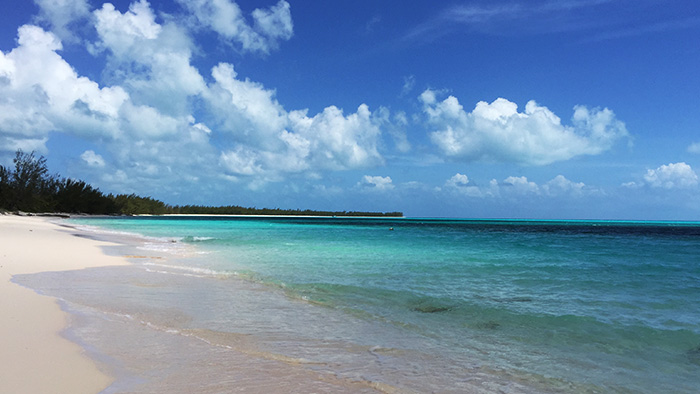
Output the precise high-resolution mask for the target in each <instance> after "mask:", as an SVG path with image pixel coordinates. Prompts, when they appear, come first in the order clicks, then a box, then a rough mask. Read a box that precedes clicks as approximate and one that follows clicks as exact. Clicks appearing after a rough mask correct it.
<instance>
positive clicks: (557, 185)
mask: <svg viewBox="0 0 700 394" xmlns="http://www.w3.org/2000/svg"><path fill="white" fill-rule="evenodd" d="M585 187H586V185H585V184H584V183H583V182H572V181H570V180H568V179H566V177H564V176H563V175H557V176H556V177H554V178H553V179H552V180H550V181H549V182H547V183H545V184H544V185H542V189H543V190H544V192H545V193H546V194H548V195H551V196H558V195H563V194H570V195H574V196H580V195H582V194H583V192H584V188H585Z"/></svg>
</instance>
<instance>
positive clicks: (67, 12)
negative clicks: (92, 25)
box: [34, 0, 90, 42]
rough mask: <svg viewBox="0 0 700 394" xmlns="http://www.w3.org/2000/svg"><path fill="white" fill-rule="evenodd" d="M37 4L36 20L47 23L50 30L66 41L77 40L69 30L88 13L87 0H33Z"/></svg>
mask: <svg viewBox="0 0 700 394" xmlns="http://www.w3.org/2000/svg"><path fill="white" fill-rule="evenodd" d="M34 2H35V3H36V4H37V5H38V6H39V16H38V18H37V19H38V20H39V21H42V22H46V23H48V25H49V26H51V31H52V32H53V33H54V34H56V35H57V36H58V37H60V38H61V40H63V41H66V42H76V41H78V38H77V36H76V35H75V34H74V33H73V32H72V31H71V28H73V27H75V25H76V24H77V22H80V21H83V20H85V19H86V18H87V17H88V16H89V15H90V6H89V5H88V2H87V0H34Z"/></svg>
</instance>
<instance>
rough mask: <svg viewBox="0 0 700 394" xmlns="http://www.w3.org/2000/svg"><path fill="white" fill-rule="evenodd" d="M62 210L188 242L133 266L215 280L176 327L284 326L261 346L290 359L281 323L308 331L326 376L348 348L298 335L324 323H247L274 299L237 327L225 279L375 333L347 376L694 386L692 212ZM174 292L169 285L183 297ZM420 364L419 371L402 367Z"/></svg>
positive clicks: (415, 386)
mask: <svg viewBox="0 0 700 394" xmlns="http://www.w3.org/2000/svg"><path fill="white" fill-rule="evenodd" d="M70 222H71V223H72V224H75V225H90V226H98V227H101V228H104V229H109V230H111V231H118V232H130V233H138V234H142V235H145V236H148V237H152V238H149V242H148V245H147V248H152V250H160V251H169V252H172V253H180V252H182V251H180V252H178V249H177V248H185V249H187V250H188V251H189V252H188V253H190V254H188V255H187V257H181V258H179V259H173V260H171V261H163V260H152V261H148V262H144V263H142V264H143V267H145V268H146V269H148V270H149V271H150V272H167V273H169V274H178V273H179V274H182V275H195V276H210V277H213V278H218V281H217V282H216V285H215V286H211V290H210V291H211V292H212V294H213V293H214V292H221V293H217V294H219V295H217V296H214V295H212V296H211V297H207V303H208V305H207V307H206V308H204V307H202V306H201V305H200V306H199V307H198V309H197V312H193V311H185V312H183V313H190V314H200V315H198V316H194V317H193V318H192V319H194V321H195V322H194V323H188V324H190V325H191V326H197V327H199V328H206V329H212V330H219V331H220V330H228V331H232V332H241V331H246V333H249V334H256V333H259V332H264V335H268V336H270V337H275V338H279V337H281V336H282V337H283V336H285V335H287V337H285V338H286V339H285V340H276V342H275V345H274V346H273V345H270V346H271V347H270V348H269V349H268V350H269V351H274V352H276V353H280V354H284V355H285V356H289V357H300V356H299V354H294V353H295V352H297V351H298V350H294V348H295V347H299V346H300V343H301V342H300V341H302V339H299V336H298V335H297V334H293V333H296V332H298V331H304V332H306V333H307V334H305V335H306V336H305V337H304V339H303V341H304V342H303V343H304V346H307V347H313V348H314V350H309V351H308V352H307V353H305V354H304V355H303V357H304V358H307V359H308V358H312V359H313V358H314V357H317V358H318V361H319V362H324V363H326V364H325V365H333V367H332V368H334V373H335V374H336V375H343V373H346V372H343V371H344V370H349V369H351V368H349V367H348V368H345V369H344V367H343V365H342V364H343V363H346V364H348V365H350V364H352V363H353V361H352V360H350V359H348V360H346V359H342V360H332V362H331V361H328V360H327V359H325V358H324V357H330V356H324V355H322V353H323V352H322V351H321V350H319V349H321V348H325V347H328V346H329V345H328V343H327V341H326V342H324V344H323V346H321V345H319V344H318V343H316V344H313V345H310V344H308V342H307V341H310V340H311V339H313V338H314V336H322V335H326V336H327V335H328V334H323V333H322V332H321V331H320V330H321V328H320V327H318V326H319V325H323V324H324V323H314V324H309V323H308V322H307V323H305V322H304V318H303V317H298V318H299V321H297V322H293V321H292V320H294V319H296V317H294V316H287V317H285V319H286V320H287V321H286V322H285V323H284V324H280V325H279V329H278V330H279V331H275V329H273V328H269V327H270V323H269V320H267V323H265V324H263V323H254V321H257V320H255V319H263V317H262V315H265V314H266V313H269V314H271V315H270V316H267V317H266V318H267V319H272V318H274V317H275V316H274V314H276V313H279V310H278V309H275V308H270V309H269V310H265V309H261V310H259V311H257V313H258V314H259V315H261V316H253V314H251V317H249V318H246V319H250V320H246V325H245V326H244V325H238V326H237V325H236V324H238V323H235V322H234V320H235V319H234V318H227V317H226V316H225V314H224V313H223V312H221V311H223V310H224V309H226V308H228V306H225V305H227V303H228V302H230V301H231V299H232V298H234V297H236V296H235V293H225V291H226V290H225V289H226V287H227V286H228V285H227V283H230V284H231V285H232V284H233V283H234V282H237V281H241V280H243V281H246V282H252V283H255V284H257V285H261V286H262V288H263V289H268V290H269V293H270V294H273V293H275V294H276V293H280V292H281V293H283V294H284V295H285V297H286V298H287V299H289V300H293V301H294V302H297V303H298V302H301V303H305V304H306V305H307V307H311V308H314V310H315V312H314V313H318V314H319V316H321V317H320V319H321V321H323V316H328V320H329V323H328V325H329V327H330V325H332V324H338V327H335V328H333V332H334V334H333V340H334V341H336V342H338V343H340V345H338V344H337V346H338V347H339V348H343V347H347V346H350V345H363V346H364V345H368V346H373V348H372V349H374V350H373V355H374V356H376V357H378V358H382V359H381V360H380V361H381V362H382V363H383V364H381V367H379V369H382V371H371V368H374V367H369V366H368V367H367V368H368V370H367V371H363V372H362V373H361V374H360V373H359V372H358V376H360V375H361V376H363V377H364V378H367V377H368V376H369V377H371V380H373V381H379V382H383V383H386V384H389V385H392V386H395V387H399V388H401V387H402V385H406V387H403V388H405V389H411V390H416V391H419V392H426V391H437V392H441V391H449V390H446V389H447V387H450V386H452V387H458V385H459V384H461V383H463V382H465V381H467V380H469V376H470V375H473V374H475V373H476V372H477V371H478V372H479V373H487V374H490V375H492V376H493V379H495V380H500V381H501V385H503V384H504V383H503V382H508V381H511V382H517V384H523V385H525V386H527V387H534V389H533V391H535V392H536V391H542V392H550V391H551V392H645V393H658V392H681V393H682V392H688V393H690V392H697V390H698V388H699V387H700V307H698V305H699V304H700V224H697V223H683V222H663V223H660V222H586V221H575V222H560V221H488V220H436V219H343V218H332V219H331V218H328V219H319V218H204V217H199V218H177V217H145V218H144V217H139V218H109V219H92V218H90V219H73V220H71V221H70ZM172 241H176V242H172ZM183 250H184V249H183ZM193 250H194V251H195V252H194V254H193V253H192V251H193ZM183 253H184V252H183ZM183 256H184V255H183ZM188 283H189V282H188ZM180 286H187V285H180ZM192 286H194V284H193V285H192ZM170 291H171V293H172V294H170V296H171V297H174V298H177V297H182V299H185V298H186V295H187V294H190V293H189V291H185V290H183V289H182V288H180V291H181V293H178V290H177V289H175V290H170ZM203 291H207V290H203ZM264 294H265V291H263V292H262V295H261V294H258V296H257V297H259V298H258V299H262V297H265V295H264ZM227 297H228V298H227ZM183 308H184V307H183ZM205 309H206V310H208V311H209V312H205V311H204V310H205ZM183 311H184V309H183ZM236 313H240V312H236ZM338 316H342V317H338ZM198 319H199V320H198ZM331 320H332V321H333V322H331ZM341 320H342V322H341V323H338V322H339V321H341ZM261 321H262V320H261ZM256 324H258V325H256ZM360 326H361V327H363V328H362V329H361V330H360V329H357V327H360ZM260 327H265V328H264V329H262V328H260ZM299 327H303V329H300V328H299ZM290 333H291V334H290ZM261 335H262V334H261ZM295 341H296V342H295ZM334 343H335V342H334ZM343 344H345V345H343ZM389 349H390V350H389ZM382 350H386V351H384V352H382ZM334 351H335V352H336V353H337V352H338V350H337V349H335V350H334ZM416 355H420V357H418V358H416V357H417V356H416ZM328 368H331V367H328ZM353 368H355V367H353ZM358 368H359V367H358ZM387 371H389V372H387ZM347 373H348V374H350V373H349V372H347ZM408 375H411V376H408ZM421 375H425V376H430V379H427V378H426V379H411V377H414V378H415V376H421ZM505 384H506V385H507V383H505ZM515 391H518V390H515ZM523 391H527V390H524V389H523Z"/></svg>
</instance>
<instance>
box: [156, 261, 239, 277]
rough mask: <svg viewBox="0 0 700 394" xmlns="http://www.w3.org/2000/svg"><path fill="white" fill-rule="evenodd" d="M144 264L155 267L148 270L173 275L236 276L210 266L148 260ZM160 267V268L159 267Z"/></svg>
mask: <svg viewBox="0 0 700 394" xmlns="http://www.w3.org/2000/svg"><path fill="white" fill-rule="evenodd" d="M143 265H144V266H147V267H154V269H149V268H146V270H147V271H150V272H157V273H161V274H173V275H185V276H194V277H199V278H205V277H217V278H228V277H231V276H234V275H235V273H232V272H226V271H216V270H212V269H209V268H199V267H188V266H179V265H170V264H158V263H152V262H147V263H143ZM158 268H160V270H159V269H158Z"/></svg>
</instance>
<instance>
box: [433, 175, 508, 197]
mask: <svg viewBox="0 0 700 394" xmlns="http://www.w3.org/2000/svg"><path fill="white" fill-rule="evenodd" d="M444 188H445V189H446V190H448V191H454V192H457V193H459V194H462V195H465V196H469V197H486V196H490V195H493V192H494V190H493V189H492V188H480V187H478V186H475V185H470V184H469V177H468V176H466V175H464V174H460V173H456V174H455V175H453V176H452V177H451V178H450V179H448V180H447V181H446V182H445V185H444ZM495 191H496V192H497V190H495Z"/></svg>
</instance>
